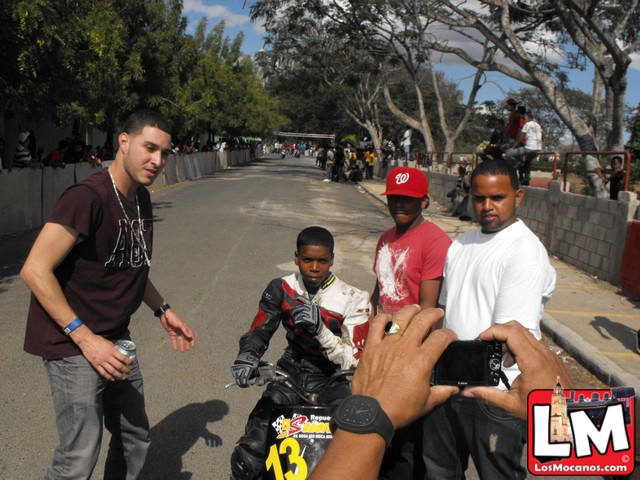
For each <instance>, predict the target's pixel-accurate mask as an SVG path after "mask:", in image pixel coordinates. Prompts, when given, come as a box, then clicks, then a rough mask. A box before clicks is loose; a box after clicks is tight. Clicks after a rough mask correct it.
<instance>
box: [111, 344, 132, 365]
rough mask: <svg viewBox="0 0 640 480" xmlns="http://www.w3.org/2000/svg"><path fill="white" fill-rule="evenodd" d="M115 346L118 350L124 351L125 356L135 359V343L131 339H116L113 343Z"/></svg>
mask: <svg viewBox="0 0 640 480" xmlns="http://www.w3.org/2000/svg"><path fill="white" fill-rule="evenodd" d="M115 347H116V348H117V349H118V351H120V352H122V353H124V354H125V355H126V356H127V357H129V358H130V359H131V361H134V362H135V360H136V344H135V343H133V342H132V341H131V340H118V341H117V342H116V343H115Z"/></svg>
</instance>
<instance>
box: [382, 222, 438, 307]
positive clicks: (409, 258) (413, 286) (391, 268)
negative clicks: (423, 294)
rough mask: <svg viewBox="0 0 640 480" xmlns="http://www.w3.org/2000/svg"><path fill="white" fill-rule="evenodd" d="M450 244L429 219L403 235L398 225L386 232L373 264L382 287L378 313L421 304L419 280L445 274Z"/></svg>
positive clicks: (432, 278)
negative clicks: (399, 232) (397, 227)
mask: <svg viewBox="0 0 640 480" xmlns="http://www.w3.org/2000/svg"><path fill="white" fill-rule="evenodd" d="M449 245H451V239H450V238H449V237H448V236H447V234H446V233H445V232H444V231H443V230H442V229H441V228H440V227H438V226H437V225H435V224H434V223H431V222H428V221H424V222H423V223H421V224H420V225H418V226H417V227H415V228H413V229H411V230H409V231H408V232H406V233H404V234H402V235H398V234H397V233H396V228H395V227H394V228H392V229H390V230H387V231H386V232H385V233H383V234H382V236H381V237H380V240H378V246H377V248H376V259H375V263H374V266H373V270H374V272H375V274H376V277H377V279H378V285H379V287H380V297H379V300H378V311H377V313H388V314H394V313H395V312H397V311H398V310H399V309H400V308H402V307H404V306H405V305H413V304H419V303H420V283H421V282H423V281H425V280H435V279H437V278H440V277H442V271H443V270H444V262H445V260H446V258H447V250H448V249H449Z"/></svg>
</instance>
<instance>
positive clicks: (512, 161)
mask: <svg viewBox="0 0 640 480" xmlns="http://www.w3.org/2000/svg"><path fill="white" fill-rule="evenodd" d="M524 121H525V124H524V125H523V127H522V129H521V130H520V133H519V134H518V138H517V139H516V141H515V142H514V144H518V145H519V146H518V147H516V148H514V149H513V150H509V151H507V152H506V153H505V155H504V158H505V160H506V161H507V162H508V163H509V165H511V166H512V167H513V168H517V169H518V172H519V175H520V183H521V184H522V185H529V183H530V181H531V162H532V161H533V159H534V158H535V157H536V156H537V155H538V153H540V150H542V140H543V139H544V132H543V131H542V127H541V126H540V124H539V123H538V122H536V121H535V120H534V119H533V114H532V113H531V111H528V112H526V113H525V114H524Z"/></svg>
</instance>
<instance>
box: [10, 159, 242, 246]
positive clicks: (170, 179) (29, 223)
mask: <svg viewBox="0 0 640 480" xmlns="http://www.w3.org/2000/svg"><path fill="white" fill-rule="evenodd" d="M221 157H223V158H221ZM249 160H250V155H249V150H234V151H224V152H202V153H195V154H189V155H171V156H169V159H168V161H167V165H166V166H165V168H164V170H163V171H162V174H161V175H159V176H158V178H156V180H155V181H154V182H153V184H152V185H151V187H150V189H151V190H152V191H153V190H157V189H161V188H165V187H167V186H169V185H175V184H176V183H179V182H185V181H189V180H194V179H196V178H199V177H202V176H205V175H211V174H213V173H214V172H216V171H219V170H222V169H223V168H224V167H225V166H227V165H232V166H239V165H246V164H247V163H249ZM111 163H112V162H110V161H109V162H104V163H103V166H104V167H108V166H109V165H110V164H111ZM95 171H96V167H92V166H91V165H89V164H87V163H79V164H75V165H67V166H66V167H65V168H52V167H45V168H43V169H39V168H38V169H31V168H25V169H23V170H18V169H13V170H12V171H11V172H9V171H6V170H5V171H3V173H2V174H0V235H11V234H14V233H19V232H23V231H26V230H31V229H34V228H38V227H40V226H41V225H42V224H43V223H44V221H45V220H46V218H47V216H48V215H49V213H50V212H51V209H52V208H53V205H54V204H55V202H56V200H57V199H58V198H59V197H60V195H61V194H62V192H64V190H65V189H66V188H67V187H68V186H69V185H72V184H73V183H75V182H79V181H80V180H82V179H84V178H86V177H88V176H89V175H91V174H92V173H95Z"/></svg>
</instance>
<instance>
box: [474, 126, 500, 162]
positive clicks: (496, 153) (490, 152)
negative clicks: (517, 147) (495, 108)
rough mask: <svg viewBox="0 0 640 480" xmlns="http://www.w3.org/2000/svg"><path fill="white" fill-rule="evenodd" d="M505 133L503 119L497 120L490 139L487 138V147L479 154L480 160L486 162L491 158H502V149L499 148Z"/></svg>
mask: <svg viewBox="0 0 640 480" xmlns="http://www.w3.org/2000/svg"><path fill="white" fill-rule="evenodd" d="M505 135H506V134H505V131H504V119H502V118H497V119H496V123H495V126H494V128H493V132H491V137H490V138H489V145H487V146H486V147H485V149H484V150H483V151H482V153H481V154H480V158H482V160H488V159H489V158H490V157H491V158H496V159H498V158H502V149H501V148H500V147H501V146H502V145H503V144H504V143H505Z"/></svg>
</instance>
